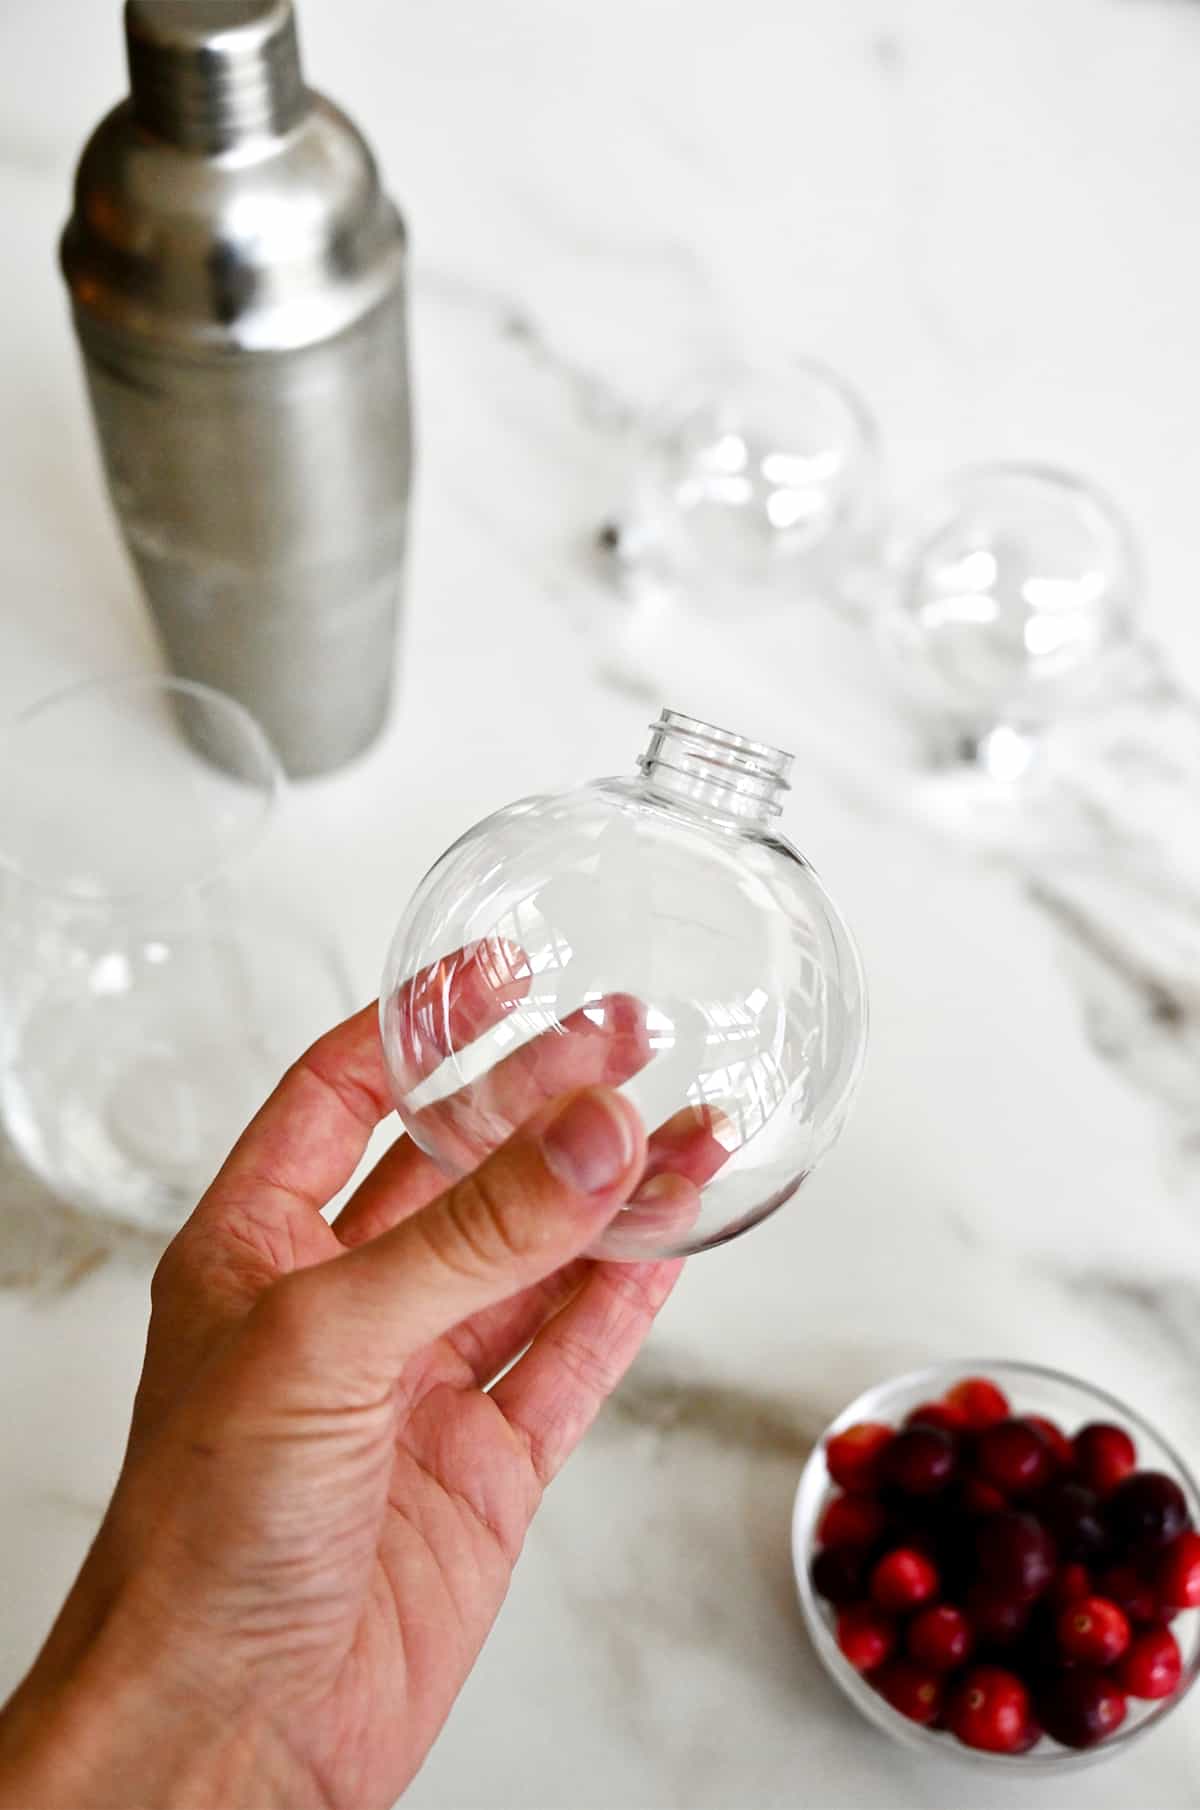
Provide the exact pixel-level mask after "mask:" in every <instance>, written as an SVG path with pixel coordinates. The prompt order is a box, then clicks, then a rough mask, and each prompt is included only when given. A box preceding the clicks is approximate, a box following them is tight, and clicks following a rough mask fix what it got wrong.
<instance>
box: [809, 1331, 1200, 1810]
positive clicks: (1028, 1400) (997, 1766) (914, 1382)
mask: <svg viewBox="0 0 1200 1810" xmlns="http://www.w3.org/2000/svg"><path fill="white" fill-rule="evenodd" d="M968 1376H986V1377H989V1378H991V1379H992V1380H993V1381H994V1382H996V1383H998V1384H999V1386H1000V1388H1001V1389H1003V1390H1004V1392H1005V1394H1006V1395H1007V1396H1008V1398H1009V1400H1010V1401H1011V1403H1012V1406H1013V1412H1014V1413H1015V1414H1022V1415H1023V1414H1041V1415H1045V1416H1046V1417H1047V1418H1049V1419H1052V1420H1055V1421H1057V1422H1058V1424H1059V1425H1060V1426H1061V1427H1063V1429H1064V1430H1065V1431H1066V1432H1068V1433H1071V1432H1074V1431H1075V1430H1076V1429H1077V1428H1078V1427H1079V1426H1081V1425H1082V1424H1083V1423H1084V1422H1085V1421H1089V1420H1111V1421H1115V1422H1116V1423H1117V1424H1118V1425H1119V1426H1123V1427H1126V1428H1127V1429H1128V1430H1129V1432H1130V1434H1131V1435H1132V1437H1133V1439H1134V1441H1135V1443H1136V1445H1137V1451H1138V1468H1139V1469H1145V1470H1159V1471H1166V1472H1167V1473H1168V1474H1169V1475H1170V1476H1172V1477H1174V1479H1175V1481H1176V1482H1177V1483H1178V1484H1179V1486H1180V1488H1181V1489H1182V1491H1183V1493H1184V1495H1185V1496H1186V1498H1187V1505H1188V1508H1189V1510H1190V1512H1191V1515H1192V1518H1193V1520H1194V1521H1195V1522H1196V1524H1197V1525H1198V1526H1200V1485H1198V1484H1197V1482H1196V1479H1195V1478H1194V1477H1193V1475H1192V1473H1191V1471H1190V1470H1189V1469H1188V1467H1187V1465H1186V1464H1185V1463H1184V1461H1183V1459H1182V1458H1181V1457H1180V1456H1179V1453H1178V1452H1177V1451H1176V1450H1175V1449H1174V1447H1173V1446H1171V1445H1169V1444H1168V1443H1167V1441H1166V1440H1165V1439H1164V1438H1163V1437H1162V1435H1161V1434H1160V1433H1158V1432H1156V1431H1155V1429H1154V1428H1153V1427H1152V1426H1150V1424H1149V1423H1148V1422H1147V1421H1145V1420H1143V1418H1142V1416H1141V1415H1140V1414H1137V1413H1135V1412H1134V1410H1133V1409H1132V1408H1129V1407H1127V1406H1126V1405H1125V1403H1124V1402H1122V1401H1118V1400H1117V1398H1116V1397H1115V1396H1113V1395H1108V1394H1107V1393H1106V1392H1105V1391H1104V1390H1103V1389H1097V1388H1094V1387H1093V1385H1092V1384H1091V1383H1085V1382H1081V1381H1080V1380H1079V1379H1078V1378H1077V1377H1073V1376H1066V1375H1064V1374H1063V1373H1062V1372H1061V1371H1058V1370H1046V1369H1043V1368H1042V1367H1041V1366H1040V1365H1038V1364H1017V1363H1009V1362H1006V1361H996V1360H993V1359H986V1358H985V1359H980V1358H972V1359H968V1360H966V1361H965V1362H962V1363H955V1364H931V1365H930V1366H929V1367H928V1368H927V1369H924V1370H912V1371H909V1372H908V1373H907V1375H904V1376H898V1377H894V1378H893V1379H892V1381H891V1382H887V1383H879V1384H876V1386H875V1387H874V1388H871V1389H867V1390H865V1391H864V1393H863V1394H862V1395H860V1396H859V1397H858V1399H857V1400H856V1401H852V1402H851V1403H850V1405H849V1407H847V1408H843V1410H842V1412H841V1413H840V1414H839V1415H838V1416H837V1418H836V1420H833V1421H831V1422H830V1424H829V1426H828V1427H826V1429H825V1431H824V1432H823V1433H822V1435H821V1437H820V1439H819V1440H818V1441H817V1444H816V1445H815V1446H814V1448H813V1451H812V1454H811V1456H810V1458H809V1460H808V1463H807V1464H806V1465H805V1467H804V1470H803V1471H802V1473H801V1476H800V1482H799V1485H798V1486H797V1489H796V1501H795V1506H794V1508H793V1511H792V1563H793V1565H794V1568H795V1572H796V1587H797V1589H798V1591H799V1593H800V1607H801V1609H802V1610H803V1612H804V1620H805V1624H806V1625H807V1628H808V1633H809V1637H810V1639H811V1640H812V1643H813V1646H814V1647H815V1648H816V1650H817V1655H818V1657H819V1658H820V1660H821V1663H822V1664H823V1665H824V1667H825V1670H826V1671H827V1672H828V1673H829V1675H830V1677H831V1678H832V1679H833V1680H834V1682H835V1683H836V1684H838V1685H839V1686H840V1687H841V1689H842V1690H843V1691H844V1692H845V1694H846V1696H847V1697H849V1699H850V1701H851V1702H852V1703H853V1704H854V1705H855V1706H856V1707H857V1708H858V1709H860V1710H861V1711H862V1713H863V1715H864V1716H866V1718H867V1720H868V1721H870V1722H873V1723H874V1724H875V1726H876V1727H877V1728H880V1729H882V1730H883V1732H884V1733H885V1734H888V1735H891V1736H892V1738H893V1739H894V1740H896V1741H901V1742H903V1744H904V1745H905V1746H906V1747H911V1748H916V1749H917V1750H919V1751H921V1752H924V1753H928V1754H932V1755H936V1756H938V1757H940V1758H942V1759H949V1760H952V1761H953V1760H958V1761H961V1762H964V1763H965V1764H967V1765H970V1766H975V1767H979V1766H986V1767H988V1768H990V1769H991V1770H992V1771H994V1772H1004V1773H1008V1774H1009V1775H1010V1776H1011V1775H1012V1774H1013V1773H1015V1772H1018V1771H1020V1772H1022V1773H1024V1774H1026V1775H1027V1776H1038V1775H1042V1776H1047V1777H1054V1776H1057V1775H1059V1774H1060V1773H1064V1772H1067V1771H1068V1770H1070V1769H1072V1768H1078V1767H1080V1766H1091V1765H1095V1764H1096V1763H1097V1762H1098V1761H1100V1760H1103V1759H1106V1758H1108V1756H1109V1755H1110V1754H1115V1753H1124V1752H1125V1751H1126V1749H1127V1748H1128V1747H1129V1745H1130V1743H1131V1742H1132V1741H1137V1740H1140V1739H1141V1737H1142V1736H1143V1735H1145V1734H1147V1733H1149V1731H1150V1730H1151V1729H1152V1728H1156V1727H1157V1726H1158V1725H1159V1723H1160V1722H1162V1721H1163V1719H1164V1718H1165V1717H1166V1716H1168V1715H1169V1714H1170V1713H1171V1711H1172V1710H1174V1709H1176V1708H1177V1707H1178V1705H1179V1704H1180V1703H1181V1702H1182V1701H1183V1699H1184V1697H1185V1696H1186V1695H1187V1693H1188V1691H1189V1690H1190V1689H1191V1687H1192V1685H1193V1684H1194V1683H1195V1681H1196V1675H1197V1672H1200V1613H1197V1612H1196V1611H1195V1610H1187V1611H1185V1612H1184V1613H1182V1614H1181V1615H1179V1616H1178V1617H1177V1618H1176V1619H1175V1620H1174V1621H1173V1622H1172V1624H1171V1631H1172V1633H1173V1634H1174V1635H1175V1638H1176V1640H1177V1641H1178V1642H1179V1650H1180V1654H1181V1656H1182V1659H1183V1671H1182V1674H1181V1676H1180V1680H1179V1686H1178V1689H1177V1690H1176V1691H1175V1692H1174V1693H1173V1695H1172V1696H1170V1697H1165V1698H1161V1699H1160V1700H1159V1701H1158V1702H1142V1701H1140V1700H1139V1699H1137V1698H1134V1697H1131V1698H1130V1699H1129V1707H1128V1712H1127V1714H1126V1718H1125V1721H1124V1722H1123V1723H1122V1724H1121V1727H1120V1728H1119V1729H1118V1730H1117V1732H1116V1733H1115V1734H1113V1735H1110V1736H1108V1737H1107V1739H1105V1740H1103V1741H1100V1742H1098V1743H1097V1744H1096V1746H1094V1747H1087V1748H1070V1747H1059V1746H1058V1745H1056V1744H1055V1743H1054V1742H1052V1741H1051V1740H1050V1739H1049V1737H1048V1736H1043V1737H1042V1739H1041V1740H1040V1741H1039V1742H1038V1744H1037V1746H1036V1747H1034V1748H1032V1749H1031V1750H1030V1751H1029V1752H1028V1753H1023V1754H990V1753H985V1752H982V1751H981V1750H979V1749H978V1748H974V1747H965V1746H963V1745H962V1743H961V1742H959V1741H957V1740H955V1738H954V1736H953V1735H951V1734H948V1733H946V1732H945V1731H941V1732H939V1731H936V1730H934V1729H929V1728H922V1727H921V1726H920V1725H919V1724H917V1723H915V1722H910V1721H909V1720H908V1719H907V1717H905V1716H902V1715H901V1714H900V1713H899V1711H898V1710H894V1709H893V1708H892V1707H891V1705H890V1704H889V1703H887V1702H886V1701H885V1700H884V1698H883V1697H881V1696H880V1695H879V1693H878V1692H877V1691H876V1690H874V1689H873V1688H872V1687H871V1685H870V1684H869V1683H868V1682H867V1680H866V1679H865V1678H864V1677H863V1676H862V1675H861V1673H859V1672H856V1671H855V1669H854V1667H853V1666H852V1665H851V1664H850V1662H849V1660H848V1659H846V1657H845V1656H844V1655H843V1653H842V1651H841V1649H840V1647H839V1646H838V1644H837V1640H836V1638H835V1635H834V1619H833V1612H832V1610H831V1609H830V1608H829V1607H828V1606H827V1605H826V1604H825V1603H824V1602H822V1601H821V1599H820V1598H819V1597H818V1596H817V1594H816V1592H815V1590H814V1589H813V1587H812V1583H811V1581H810V1578H809V1566H810V1564H811V1562H812V1559H813V1556H814V1554H815V1552H816V1550H817V1546H816V1531H817V1524H818V1522H819V1521H820V1518H821V1514H822V1512H823V1510H824V1507H825V1504H826V1502H827V1501H828V1500H829V1498H830V1496H831V1495H832V1494H833V1493H834V1487H835V1486H834V1485H833V1483H832V1481H831V1479H830V1476H829V1471H828V1468H827V1467H826V1463H825V1446H826V1442H827V1441H828V1440H829V1439H830V1437H831V1436H832V1435H833V1434H835V1433H840V1432H842V1431H843V1429H844V1428H846V1427H850V1426H853V1425H855V1423H856V1422H858V1421H862V1420H879V1421H884V1422H886V1423H887V1424H888V1425H891V1426H898V1425H899V1424H900V1422H901V1421H902V1420H903V1419H904V1417H905V1415H906V1414H909V1413H911V1412H912V1410H913V1409H914V1408H916V1407H919V1406H920V1405H921V1404H922V1403H923V1402H928V1401H937V1400H939V1399H940V1398H941V1397H942V1396H943V1395H945V1394H946V1392H947V1391H948V1390H949V1389H951V1388H953V1386H954V1384H955V1383H957V1382H960V1381H962V1379H963V1378H964V1377H968Z"/></svg>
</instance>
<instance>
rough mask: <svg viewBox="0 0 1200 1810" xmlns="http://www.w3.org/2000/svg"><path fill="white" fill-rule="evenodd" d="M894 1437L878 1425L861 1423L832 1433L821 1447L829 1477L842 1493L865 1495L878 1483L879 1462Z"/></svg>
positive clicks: (888, 1428) (871, 1422)
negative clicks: (851, 1492) (823, 1448)
mask: <svg viewBox="0 0 1200 1810" xmlns="http://www.w3.org/2000/svg"><path fill="white" fill-rule="evenodd" d="M895 1437H896V1435H895V1434H894V1433H893V1432H892V1429H891V1427H885V1426H884V1425H883V1424H882V1422H880V1421H875V1420H863V1421H860V1422H859V1423H858V1425H857V1426H854V1427H846V1428H845V1429H844V1430H843V1431H842V1432H841V1433H835V1434H834V1435H833V1437H832V1439H830V1440H829V1442H828V1444H827V1445H826V1447H825V1463H826V1465H827V1466H828V1467H829V1475H830V1476H831V1477H832V1478H833V1481H834V1482H835V1483H839V1484H841V1486H842V1488H843V1489H846V1490H853V1491H855V1492H856V1493H860V1494H863V1495H869V1494H870V1492H871V1491H872V1490H873V1489H875V1488H876V1486H877V1484H878V1482H879V1460H880V1457H881V1455H882V1453H883V1451H884V1450H885V1448H886V1447H887V1446H889V1445H891V1443H892V1441H893V1439H894V1438H895Z"/></svg>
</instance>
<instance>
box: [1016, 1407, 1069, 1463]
mask: <svg viewBox="0 0 1200 1810" xmlns="http://www.w3.org/2000/svg"><path fill="white" fill-rule="evenodd" d="M1024 1420H1025V1424H1026V1426H1029V1427H1036V1429H1037V1431H1038V1432H1039V1433H1040V1434H1041V1436H1042V1438H1043V1439H1044V1440H1045V1441H1046V1444H1047V1445H1048V1446H1049V1448H1050V1455H1051V1457H1052V1458H1053V1459H1054V1462H1055V1464H1056V1465H1057V1467H1058V1469H1059V1470H1060V1471H1073V1470H1074V1469H1075V1447H1074V1446H1073V1445H1072V1444H1071V1441H1070V1440H1069V1439H1068V1438H1067V1436H1066V1434H1065V1433H1064V1432H1063V1430H1062V1428H1061V1427H1060V1426H1058V1425H1057V1424H1056V1422H1054V1421H1052V1420H1047V1419H1046V1417H1045V1415H1044V1414H1026V1415H1025V1416H1024Z"/></svg>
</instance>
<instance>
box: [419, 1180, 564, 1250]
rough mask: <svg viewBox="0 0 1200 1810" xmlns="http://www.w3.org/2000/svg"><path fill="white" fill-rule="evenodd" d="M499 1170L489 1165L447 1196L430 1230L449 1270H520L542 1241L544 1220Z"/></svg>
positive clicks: (462, 1182)
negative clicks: (515, 1268) (517, 1266)
mask: <svg viewBox="0 0 1200 1810" xmlns="http://www.w3.org/2000/svg"><path fill="white" fill-rule="evenodd" d="M531 1205H532V1202H531V1200H530V1197H529V1195H528V1194H527V1193H526V1192H525V1191H524V1190H522V1189H521V1188H520V1187H519V1186H514V1184H513V1182H512V1180H511V1179H509V1178H508V1177H507V1176H506V1175H505V1174H504V1173H503V1172H502V1170H501V1169H500V1167H499V1165H497V1164H494V1163H486V1164H485V1165H484V1166H483V1168H482V1169H479V1170H477V1171H476V1172H475V1174H474V1175H469V1176H467V1177H466V1178H465V1179H464V1180H463V1181H461V1182H459V1184H458V1186H457V1187H456V1188H453V1189H452V1190H451V1192H450V1193H449V1194H448V1195H447V1196H446V1199H445V1202H444V1207H443V1211H442V1212H441V1213H440V1214H435V1215H434V1216H433V1217H432V1220H431V1224H430V1231H431V1233H432V1234H433V1235H434V1237H435V1240H436V1242H437V1243H438V1244H439V1246H440V1249H439V1253H438V1254H439V1255H440V1257H441V1259H442V1261H443V1262H445V1263H447V1264H448V1265H449V1266H450V1267H451V1268H453V1269H456V1270H459V1271H462V1272H465V1273H467V1274H469V1275H472V1276H479V1275H486V1274H487V1273H488V1272H490V1271H492V1270H495V1269H497V1268H501V1269H503V1268H509V1267H511V1266H512V1265H513V1264H517V1265H520V1264H522V1263H524V1262H525V1261H526V1260H527V1259H528V1258H530V1257H532V1256H533V1255H535V1254H536V1252H537V1251H538V1250H539V1248H540V1247H541V1245H542V1244H543V1242H544V1230H543V1225H542V1216H540V1215H539V1214H538V1213H537V1212H536V1211H531Z"/></svg>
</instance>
